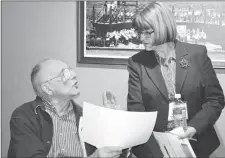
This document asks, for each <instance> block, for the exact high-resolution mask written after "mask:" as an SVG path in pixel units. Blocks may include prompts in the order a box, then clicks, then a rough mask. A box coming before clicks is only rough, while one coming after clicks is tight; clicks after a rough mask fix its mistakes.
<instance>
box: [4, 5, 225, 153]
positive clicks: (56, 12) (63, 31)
mask: <svg viewBox="0 0 225 158" xmlns="http://www.w3.org/2000/svg"><path fill="white" fill-rule="evenodd" d="M76 22H77V21H76V3H74V2H34V1H33V2H16V1H14V2H2V111H3V113H2V156H3V157H4V156H6V153H7V149H8V145H9V119H10V115H11V113H12V111H13V110H14V109H15V108H16V107H18V106H19V105H21V104H22V103H24V102H27V101H29V100H32V99H34V97H35V95H34V93H33V91H32V88H31V84H30V80H29V78H30V76H29V75H30V71H31V68H32V67H33V66H34V64H36V63H37V62H38V61H39V60H41V59H43V58H48V57H52V58H58V59H61V60H63V61H65V62H67V63H68V64H69V65H71V67H74V68H75V70H76V72H77V75H78V79H79V82H80V90H81V95H80V97H79V98H78V99H77V102H78V103H82V102H83V101H90V102H92V103H94V104H101V102H102V100H101V93H102V92H103V91H104V90H106V89H111V90H112V91H113V92H114V93H115V94H116V97H117V99H118V102H119V104H121V105H126V94H127V78H128V73H127V71H126V67H123V66H122V67H120V66H100V65H77V64H76V24H77V23H76ZM218 77H219V80H220V82H221V84H222V86H223V89H224V90H225V74H218ZM224 113H225V112H223V116H222V117H221V118H220V120H219V121H218V124H219V125H220V127H219V125H218V126H217V127H218V133H219V134H220V137H221V139H222V140H223V141H224V140H225V132H224V131H225V127H224V126H222V122H223V120H224V119H225V114H224ZM221 154H223V155H225V153H224V149H223V148H221V149H220V150H219V155H221ZM217 155H218V154H217Z"/></svg>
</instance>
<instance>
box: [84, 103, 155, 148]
mask: <svg viewBox="0 0 225 158" xmlns="http://www.w3.org/2000/svg"><path fill="white" fill-rule="evenodd" d="M156 117H157V112H129V111H121V110H115V109H109V108H105V107H101V106H97V105H94V104H90V103H87V102H84V104H83V118H82V125H81V126H82V131H81V135H82V139H83V141H84V142H87V143H89V144H91V145H94V146H96V147H97V148H100V147H104V146H118V147H122V148H123V149H125V148H130V147H132V146H136V145H140V144H143V143H146V142H147V141H148V139H149V138H150V136H151V134H152V131H153V128H154V126H155V121H156Z"/></svg>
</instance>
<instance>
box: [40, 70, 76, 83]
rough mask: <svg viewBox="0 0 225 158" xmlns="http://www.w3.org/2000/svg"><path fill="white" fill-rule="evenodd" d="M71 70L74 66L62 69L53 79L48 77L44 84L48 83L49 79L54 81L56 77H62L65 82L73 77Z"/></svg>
mask: <svg viewBox="0 0 225 158" xmlns="http://www.w3.org/2000/svg"><path fill="white" fill-rule="evenodd" d="M71 70H72V68H70V67H68V68H64V69H62V71H61V72H60V73H59V74H58V75H57V76H55V77H53V78H51V79H48V80H47V81H45V82H43V83H42V84H44V83H46V82H49V81H52V80H54V79H56V78H61V81H63V82H66V81H68V80H69V79H70V77H71Z"/></svg>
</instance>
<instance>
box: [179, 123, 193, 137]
mask: <svg viewBox="0 0 225 158" xmlns="http://www.w3.org/2000/svg"><path fill="white" fill-rule="evenodd" d="M196 132H197V131H196V129H195V128H194V127H190V126H188V127H187V130H186V131H185V132H184V133H181V134H179V137H178V138H179V139H184V138H192V137H193V136H194V135H195V134H196Z"/></svg>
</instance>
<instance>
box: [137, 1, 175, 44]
mask: <svg viewBox="0 0 225 158" xmlns="http://www.w3.org/2000/svg"><path fill="white" fill-rule="evenodd" d="M133 27H134V28H135V29H138V30H149V29H152V30H153V31H154V40H153V45H160V44H164V43H166V42H175V40H176V36H177V29H176V21H175V18H174V16H173V14H172V12H171V11H170V9H169V8H168V7H167V6H165V5H163V3H161V2H156V1H154V2H151V3H150V4H148V5H147V6H145V7H144V8H143V9H141V10H140V11H139V12H138V13H137V15H136V17H135V18H134V20H133Z"/></svg>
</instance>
